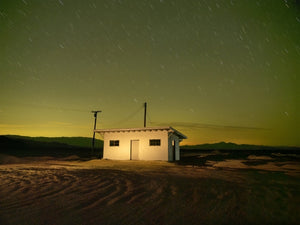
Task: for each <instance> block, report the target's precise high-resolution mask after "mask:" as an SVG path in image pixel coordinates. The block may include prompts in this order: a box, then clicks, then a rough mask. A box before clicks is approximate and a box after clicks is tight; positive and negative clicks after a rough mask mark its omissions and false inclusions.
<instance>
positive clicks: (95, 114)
mask: <svg viewBox="0 0 300 225" xmlns="http://www.w3.org/2000/svg"><path fill="white" fill-rule="evenodd" d="M100 112H101V111H100V110H97V111H92V113H94V117H95V122H94V130H93V144H92V151H93V154H94V147H95V129H96V123H97V114H98V113H100Z"/></svg>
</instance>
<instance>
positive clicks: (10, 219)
mask: <svg viewBox="0 0 300 225" xmlns="http://www.w3.org/2000/svg"><path fill="white" fill-rule="evenodd" d="M267 159H268V158H262V157H261V156H259V158H257V157H255V156H251V157H248V160H267ZM0 163H1V164H2V165H0V224H3V225H4V224H297V223H298V222H299V221H300V216H299V210H300V194H299V190H300V179H299V178H300V165H299V163H297V162H268V163H266V164H263V165H256V166H255V165H252V166H247V165H245V164H244V163H243V161H242V160H224V161H218V162H216V161H209V162H207V165H206V166H201V167H198V166H192V165H176V164H174V163H168V162H145V161H139V162H138V161H111V160H90V161H80V160H79V158H78V157H76V156H72V157H68V158H64V159H59V160H58V159H55V158H51V157H44V158H16V157H13V156H2V157H0Z"/></svg>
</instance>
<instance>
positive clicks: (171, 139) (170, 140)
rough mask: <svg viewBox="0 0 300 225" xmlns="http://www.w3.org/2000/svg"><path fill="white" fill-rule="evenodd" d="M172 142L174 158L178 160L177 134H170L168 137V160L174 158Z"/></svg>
mask: <svg viewBox="0 0 300 225" xmlns="http://www.w3.org/2000/svg"><path fill="white" fill-rule="evenodd" d="M173 142H174V143H175V160H180V148H179V138H178V136H177V135H174V134H170V135H169V138H168V161H173V160H174V155H173V154H174V150H173V148H174V147H173Z"/></svg>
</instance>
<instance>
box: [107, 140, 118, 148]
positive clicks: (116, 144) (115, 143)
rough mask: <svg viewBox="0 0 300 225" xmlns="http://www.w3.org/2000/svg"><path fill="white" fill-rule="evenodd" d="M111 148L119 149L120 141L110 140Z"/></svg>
mask: <svg viewBox="0 0 300 225" xmlns="http://www.w3.org/2000/svg"><path fill="white" fill-rule="evenodd" d="M109 146H110V147H119V146H120V140H109Z"/></svg>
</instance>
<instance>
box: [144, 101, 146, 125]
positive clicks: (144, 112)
mask: <svg viewBox="0 0 300 225" xmlns="http://www.w3.org/2000/svg"><path fill="white" fill-rule="evenodd" d="M144 107H145V110H144V127H146V116H147V102H145V103H144Z"/></svg>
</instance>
